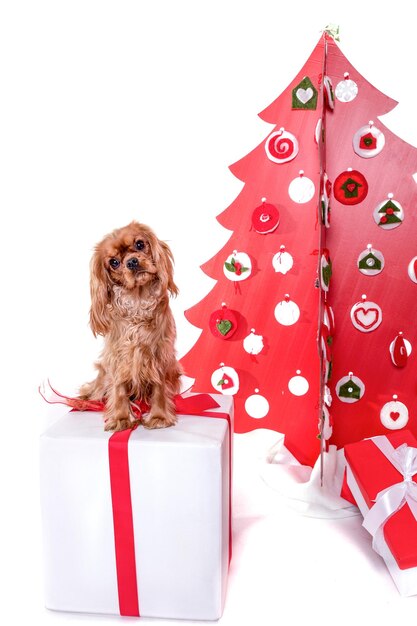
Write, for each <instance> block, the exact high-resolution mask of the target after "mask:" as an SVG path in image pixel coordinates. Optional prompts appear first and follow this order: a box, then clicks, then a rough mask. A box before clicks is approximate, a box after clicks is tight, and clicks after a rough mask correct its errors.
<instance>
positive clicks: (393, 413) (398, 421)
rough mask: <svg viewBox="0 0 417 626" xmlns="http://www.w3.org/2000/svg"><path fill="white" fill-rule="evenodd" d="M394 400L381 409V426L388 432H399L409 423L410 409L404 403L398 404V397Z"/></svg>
mask: <svg viewBox="0 0 417 626" xmlns="http://www.w3.org/2000/svg"><path fill="white" fill-rule="evenodd" d="M393 398H394V400H392V401H391V402H387V403H386V404H384V406H383V407H382V409H381V412H380V414H379V415H380V419H381V424H382V425H383V426H385V428H388V430H399V429H400V428H404V426H406V424H407V422H408V409H407V407H406V406H405V404H403V403H402V402H398V400H397V399H396V396H393Z"/></svg>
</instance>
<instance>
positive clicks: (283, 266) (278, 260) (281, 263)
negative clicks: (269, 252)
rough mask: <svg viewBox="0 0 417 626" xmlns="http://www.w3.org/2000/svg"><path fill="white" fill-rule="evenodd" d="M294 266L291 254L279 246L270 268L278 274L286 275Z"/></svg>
mask: <svg viewBox="0 0 417 626" xmlns="http://www.w3.org/2000/svg"><path fill="white" fill-rule="evenodd" d="M293 265H294V259H293V258H292V256H291V254H290V253H289V252H287V251H286V250H285V246H281V247H280V250H279V252H277V253H276V254H275V255H274V256H273V258H272V267H273V268H274V270H275V271H276V272H278V273H280V274H286V273H287V272H289V271H290V269H291V268H292V266H293Z"/></svg>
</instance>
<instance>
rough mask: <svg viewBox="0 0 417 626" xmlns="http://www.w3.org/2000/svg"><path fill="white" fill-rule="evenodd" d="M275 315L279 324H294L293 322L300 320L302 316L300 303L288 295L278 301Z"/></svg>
mask: <svg viewBox="0 0 417 626" xmlns="http://www.w3.org/2000/svg"><path fill="white" fill-rule="evenodd" d="M274 315H275V319H276V320H277V322H278V323H279V324H282V325H283V326H292V324H295V323H296V322H298V320H299V318H300V309H299V306H298V304H296V303H295V302H294V301H293V300H290V297H289V296H288V295H286V296H285V299H284V300H281V302H278V304H277V306H276V307H275V311H274Z"/></svg>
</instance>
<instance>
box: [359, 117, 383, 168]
mask: <svg viewBox="0 0 417 626" xmlns="http://www.w3.org/2000/svg"><path fill="white" fill-rule="evenodd" d="M384 146H385V135H384V133H383V132H382V131H380V130H379V129H378V128H376V126H374V123H373V121H372V120H371V121H370V122H369V124H368V125H367V126H362V127H361V128H359V130H357V131H356V133H355V134H354V135H353V149H354V151H355V152H356V154H357V155H359V156H360V157H362V158H364V159H370V158H372V157H374V156H376V155H377V154H379V153H380V152H381V150H382V149H383V148H384Z"/></svg>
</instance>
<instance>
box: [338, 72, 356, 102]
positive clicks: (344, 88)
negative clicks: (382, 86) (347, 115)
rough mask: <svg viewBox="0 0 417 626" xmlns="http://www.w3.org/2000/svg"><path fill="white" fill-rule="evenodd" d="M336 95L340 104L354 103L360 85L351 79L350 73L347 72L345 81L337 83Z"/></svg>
mask: <svg viewBox="0 0 417 626" xmlns="http://www.w3.org/2000/svg"><path fill="white" fill-rule="evenodd" d="M335 95H336V98H337V99H338V100H339V101H340V102H352V100H354V99H355V98H356V96H357V95H358V85H357V84H356V83H355V81H354V80H352V79H351V78H349V72H345V74H344V80H341V81H340V82H339V83H337V85H336V89H335Z"/></svg>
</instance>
